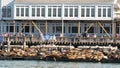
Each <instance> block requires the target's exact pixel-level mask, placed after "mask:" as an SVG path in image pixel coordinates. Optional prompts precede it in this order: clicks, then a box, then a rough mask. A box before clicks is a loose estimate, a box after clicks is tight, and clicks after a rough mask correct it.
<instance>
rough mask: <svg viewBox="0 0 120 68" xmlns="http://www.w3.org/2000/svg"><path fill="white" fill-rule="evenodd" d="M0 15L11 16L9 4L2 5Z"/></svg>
mask: <svg viewBox="0 0 120 68" xmlns="http://www.w3.org/2000/svg"><path fill="white" fill-rule="evenodd" d="M2 17H11V7H10V6H3V8H2Z"/></svg>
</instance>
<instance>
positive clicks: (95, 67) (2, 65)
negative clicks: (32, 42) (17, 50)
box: [0, 60, 120, 68]
mask: <svg viewBox="0 0 120 68" xmlns="http://www.w3.org/2000/svg"><path fill="white" fill-rule="evenodd" d="M119 67H120V64H119V63H117V64H115V63H113V64H112V63H85V62H54V61H17V60H14V61H13V60H0V68H119Z"/></svg>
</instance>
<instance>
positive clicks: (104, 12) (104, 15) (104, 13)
mask: <svg viewBox="0 0 120 68" xmlns="http://www.w3.org/2000/svg"><path fill="white" fill-rule="evenodd" d="M103 17H106V8H104V9H103Z"/></svg>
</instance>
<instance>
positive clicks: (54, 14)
mask: <svg viewBox="0 0 120 68" xmlns="http://www.w3.org/2000/svg"><path fill="white" fill-rule="evenodd" d="M53 17H56V8H53Z"/></svg>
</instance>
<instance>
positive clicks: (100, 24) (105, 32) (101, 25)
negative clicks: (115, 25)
mask: <svg viewBox="0 0 120 68" xmlns="http://www.w3.org/2000/svg"><path fill="white" fill-rule="evenodd" d="M98 24H99V25H100V27H101V28H102V29H103V31H104V32H105V33H106V34H107V36H108V37H110V35H109V33H108V32H107V31H106V30H105V28H104V26H103V25H102V24H101V23H100V22H98Z"/></svg>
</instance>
